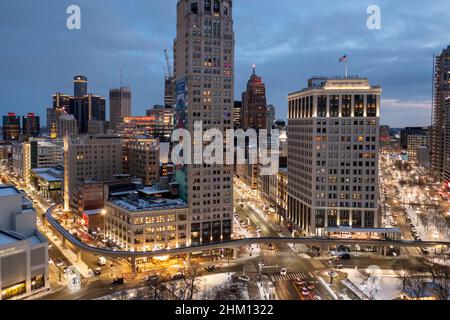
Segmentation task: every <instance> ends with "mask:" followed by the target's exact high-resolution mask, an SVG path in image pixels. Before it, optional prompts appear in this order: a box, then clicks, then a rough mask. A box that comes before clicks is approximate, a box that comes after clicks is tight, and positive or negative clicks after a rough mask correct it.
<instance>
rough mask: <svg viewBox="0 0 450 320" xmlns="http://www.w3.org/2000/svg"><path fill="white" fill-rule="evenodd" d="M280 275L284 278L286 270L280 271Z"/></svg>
mask: <svg viewBox="0 0 450 320" xmlns="http://www.w3.org/2000/svg"><path fill="white" fill-rule="evenodd" d="M280 275H282V276H286V275H287V269H286V268H282V269H281V271H280Z"/></svg>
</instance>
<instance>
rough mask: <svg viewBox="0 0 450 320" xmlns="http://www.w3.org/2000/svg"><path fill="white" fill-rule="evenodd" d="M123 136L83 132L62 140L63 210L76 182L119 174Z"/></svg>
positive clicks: (98, 179) (70, 200)
mask: <svg viewBox="0 0 450 320" xmlns="http://www.w3.org/2000/svg"><path fill="white" fill-rule="evenodd" d="M122 156H123V147H122V139H121V138H118V137H117V136H96V137H93V136H90V135H85V136H83V137H80V138H78V139H68V138H66V139H65V140H64V209H65V210H66V211H68V210H70V207H71V203H72V201H73V195H74V193H75V188H76V184H77V181H80V180H84V179H90V180H97V181H100V180H109V179H112V178H114V176H116V175H118V174H122Z"/></svg>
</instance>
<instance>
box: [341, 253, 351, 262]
mask: <svg viewBox="0 0 450 320" xmlns="http://www.w3.org/2000/svg"><path fill="white" fill-rule="evenodd" d="M350 258H351V257H350V254H348V253H344V254H341V255H340V256H339V259H341V260H349V259H350Z"/></svg>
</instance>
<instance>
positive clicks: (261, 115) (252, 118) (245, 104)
mask: <svg viewBox="0 0 450 320" xmlns="http://www.w3.org/2000/svg"><path fill="white" fill-rule="evenodd" d="M241 112H242V119H241V124H242V129H244V130H248V129H253V130H256V132H259V130H261V129H263V130H264V129H268V128H267V100H266V87H265V85H264V83H263V82H262V78H261V77H259V76H257V75H256V66H253V73H252V75H251V76H250V79H249V80H248V82H247V90H246V91H245V92H243V93H242V110H241ZM257 143H258V144H257V145H249V144H247V143H246V145H245V156H246V163H245V164H242V165H236V175H237V176H238V177H239V178H240V179H241V180H242V181H244V182H245V183H246V184H247V185H248V186H249V187H250V188H252V189H254V190H256V189H258V184H259V183H258V176H259V173H258V165H257V164H250V163H249V161H248V160H249V150H250V149H251V148H258V146H259V144H260V141H258V142H257Z"/></svg>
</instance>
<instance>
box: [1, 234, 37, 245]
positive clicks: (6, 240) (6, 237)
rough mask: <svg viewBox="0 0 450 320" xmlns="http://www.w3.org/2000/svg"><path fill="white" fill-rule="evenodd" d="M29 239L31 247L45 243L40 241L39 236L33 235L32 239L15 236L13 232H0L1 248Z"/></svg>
mask: <svg viewBox="0 0 450 320" xmlns="http://www.w3.org/2000/svg"><path fill="white" fill-rule="evenodd" d="M41 237H42V236H41ZM27 239H28V240H29V241H30V243H31V245H37V244H41V243H43V242H45V240H44V239H40V237H39V236H37V235H32V236H31V237H29V238H27V237H22V236H19V235H18V234H13V233H11V232H6V231H3V230H0V246H6V245H11V244H14V243H16V242H19V241H23V240H27Z"/></svg>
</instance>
